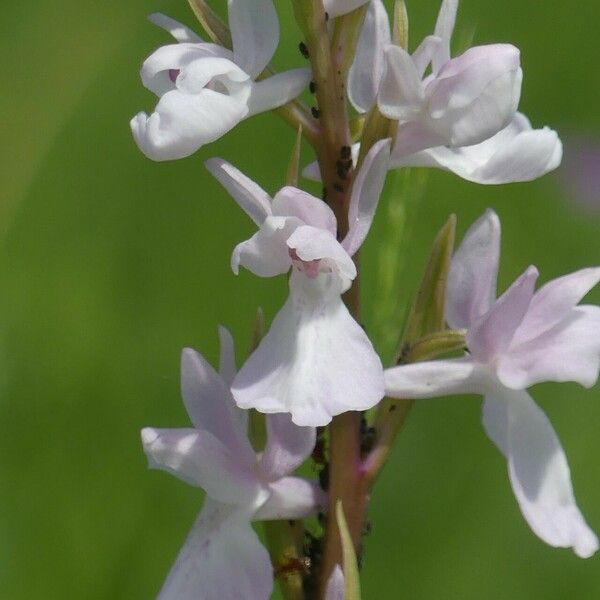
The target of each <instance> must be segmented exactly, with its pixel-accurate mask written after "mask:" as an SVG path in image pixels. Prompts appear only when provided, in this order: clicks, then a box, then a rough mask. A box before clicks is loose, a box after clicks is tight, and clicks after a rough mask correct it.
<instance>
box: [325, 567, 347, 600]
mask: <svg viewBox="0 0 600 600" xmlns="http://www.w3.org/2000/svg"><path fill="white" fill-rule="evenodd" d="M344 596H345V582H344V573H343V572H342V568H341V567H340V565H335V569H333V571H332V572H331V575H330V576H329V580H328V581H327V589H326V591H325V600H344Z"/></svg>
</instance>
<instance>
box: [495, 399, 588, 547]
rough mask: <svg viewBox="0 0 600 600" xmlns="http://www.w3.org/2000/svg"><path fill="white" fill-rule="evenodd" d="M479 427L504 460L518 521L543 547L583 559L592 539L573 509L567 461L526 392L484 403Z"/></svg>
mask: <svg viewBox="0 0 600 600" xmlns="http://www.w3.org/2000/svg"><path fill="white" fill-rule="evenodd" d="M483 423H484V427H485V429H486V431H487V433H488V435H489V436H490V438H491V439H492V440H493V441H494V442H495V443H496V445H497V446H498V448H499V449H500V451H501V452H502V453H503V454H504V455H505V456H506V458H507V460H508V471H509V477H510V482H511V485H512V488H513V491H514V493H515V497H516V499H517V502H518V503H519V507H520V508H521V512H522V513H523V516H524V517H525V519H526V520H527V522H528V523H529V526H530V527H531V529H532V530H533V532H534V533H535V534H536V535H538V536H539V537H540V538H541V539H542V540H543V541H545V542H546V543H547V544H550V545H551V546H554V547H560V548H569V547H571V548H573V550H574V552H575V554H577V555H578V556H580V557H582V558H588V557H589V556H591V555H592V554H594V552H596V550H597V549H598V538H597V537H596V535H595V534H594V532H593V531H592V530H591V529H590V528H589V527H588V525H587V523H586V522H585V519H584V518H583V515H582V514H581V512H580V510H579V508H578V507H577V504H576V501H575V497H574V494H573V487H572V485H571V473H570V471H569V465H568V463H567V459H566V456H565V453H564V450H563V449H562V446H561V444H560V441H559V439H558V437H557V436H556V433H555V432H554V429H553V428H552V425H551V424H550V421H549V420H548V418H547V417H546V415H545V414H544V413H543V411H542V410H541V409H540V408H539V407H538V406H537V405H536V404H535V402H534V401H533V400H532V399H531V397H530V396H529V395H528V394H527V393H526V392H508V394H506V393H504V392H499V393H496V394H490V395H488V396H487V397H486V399H485V403H484V409H483Z"/></svg>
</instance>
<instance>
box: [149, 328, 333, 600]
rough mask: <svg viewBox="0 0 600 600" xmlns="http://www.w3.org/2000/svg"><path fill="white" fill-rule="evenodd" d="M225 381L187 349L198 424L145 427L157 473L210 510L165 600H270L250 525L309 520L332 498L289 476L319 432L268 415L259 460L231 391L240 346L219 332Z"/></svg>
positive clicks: (186, 384)
mask: <svg viewBox="0 0 600 600" xmlns="http://www.w3.org/2000/svg"><path fill="white" fill-rule="evenodd" d="M220 335H221V365H220V372H221V375H218V374H217V373H216V372H215V371H214V370H213V368H212V367H211V366H210V365H209V364H208V363H207V362H206V361H205V360H204V358H203V357H202V356H201V355H200V354H198V353H197V352H195V351H194V350H191V349H189V348H188V349H185V350H184V351H183V354H182V359H181V387H182V394H183V401H184V404H185V407H186V409H187V412H188V414H189V416H190V419H191V420H192V423H193V427H192V428H187V429H154V428H151V427H147V428H145V429H143V430H142V442H143V446H144V452H145V453H146V455H147V456H148V461H149V465H150V467H151V468H157V469H163V470H165V471H168V472H169V473H171V474H173V475H175V476H176V477H178V478H180V479H183V480H184V481H186V482H187V483H189V484H191V485H193V486H197V487H201V488H203V489H204V490H205V492H206V499H205V502H204V506H203V508H202V510H201V512H200V514H199V516H198V518H197V520H196V522H195V524H194V525H193V527H192V530H191V531H190V533H189V535H188V538H187V540H186V541H185V544H184V546H183V548H182V549H181V552H180V553H179V556H178V557H177V560H176V562H175V564H174V565H173V567H172V569H171V572H170V573H169V575H168V577H167V580H166V581H165V583H164V585H163V588H162V590H161V592H160V594H159V596H158V597H159V599H160V600H195V599H197V598H204V599H205V600H217V599H218V600H238V599H239V598H240V597H242V596H241V595H240V594H242V595H243V597H244V598H252V600H267V599H268V598H270V597H271V591H272V587H273V569H272V566H271V562H270V559H269V554H268V552H267V550H266V549H265V548H264V547H263V546H262V544H261V543H260V541H259V539H258V536H257V535H256V533H254V530H253V529H252V526H251V522H252V521H260V520H270V519H301V518H304V517H306V516H308V515H310V514H313V513H315V512H317V511H318V510H319V509H320V507H321V506H322V505H323V503H324V502H325V498H324V494H323V492H322V491H321V489H320V488H319V487H318V485H316V484H315V483H313V482H310V481H307V480H305V479H301V478H299V477H294V476H291V475H290V473H292V471H294V469H296V467H298V466H299V465H300V464H301V463H302V462H303V461H304V460H305V459H306V458H307V457H308V456H309V455H310V453H311V451H312V449H313V447H314V445H315V430H314V428H311V427H297V426H295V425H293V424H292V422H291V420H290V418H289V415H269V416H268V417H267V430H268V441H267V445H266V447H265V449H264V451H263V452H262V453H259V454H256V452H255V451H254V449H253V448H252V446H251V444H250V441H249V440H248V436H247V433H246V420H247V416H246V413H244V412H243V411H241V410H240V409H239V408H237V406H236V405H235V403H234V401H233V398H232V396H231V392H230V390H229V385H230V383H231V380H232V378H233V377H234V376H235V359H234V352H233V341H232V339H231V337H230V335H229V333H228V332H227V331H226V330H224V329H221V331H220Z"/></svg>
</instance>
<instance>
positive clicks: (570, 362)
mask: <svg viewBox="0 0 600 600" xmlns="http://www.w3.org/2000/svg"><path fill="white" fill-rule="evenodd" d="M599 365H600V308H599V307H597V306H585V305H584V306H578V307H576V308H574V309H572V311H571V314H570V315H569V316H568V317H567V318H565V319H564V320H563V321H562V322H561V323H559V324H558V325H555V326H554V327H553V328H552V329H549V330H548V331H545V332H544V333H542V334H541V335H540V336H538V337H536V338H535V339H532V340H529V341H527V342H525V343H522V344H519V345H515V346H514V347H513V346H511V348H510V351H509V352H507V353H506V354H505V355H504V356H502V357H500V360H499V361H498V365H497V375H498V378H499V379H500V381H502V383H503V384H504V385H506V386H507V387H510V388H513V389H524V388H526V387H529V386H530V385H534V384H536V383H541V382H542V381H576V382H577V383H579V384H581V385H583V386H584V387H587V388H590V387H592V386H593V385H594V384H595V383H596V381H597V380H598V367H599Z"/></svg>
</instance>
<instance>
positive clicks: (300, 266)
mask: <svg viewBox="0 0 600 600" xmlns="http://www.w3.org/2000/svg"><path fill="white" fill-rule="evenodd" d="M288 253H289V255H290V258H291V259H292V262H293V263H294V267H295V268H296V269H297V270H298V271H301V272H302V273H304V274H305V275H306V276H307V277H308V278H309V279H314V278H315V277H317V275H318V274H319V273H320V272H321V270H322V269H321V263H322V259H320V258H318V259H317V260H302V259H301V258H300V257H299V256H298V254H297V253H296V250H295V249H294V248H290V249H289V250H288Z"/></svg>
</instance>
